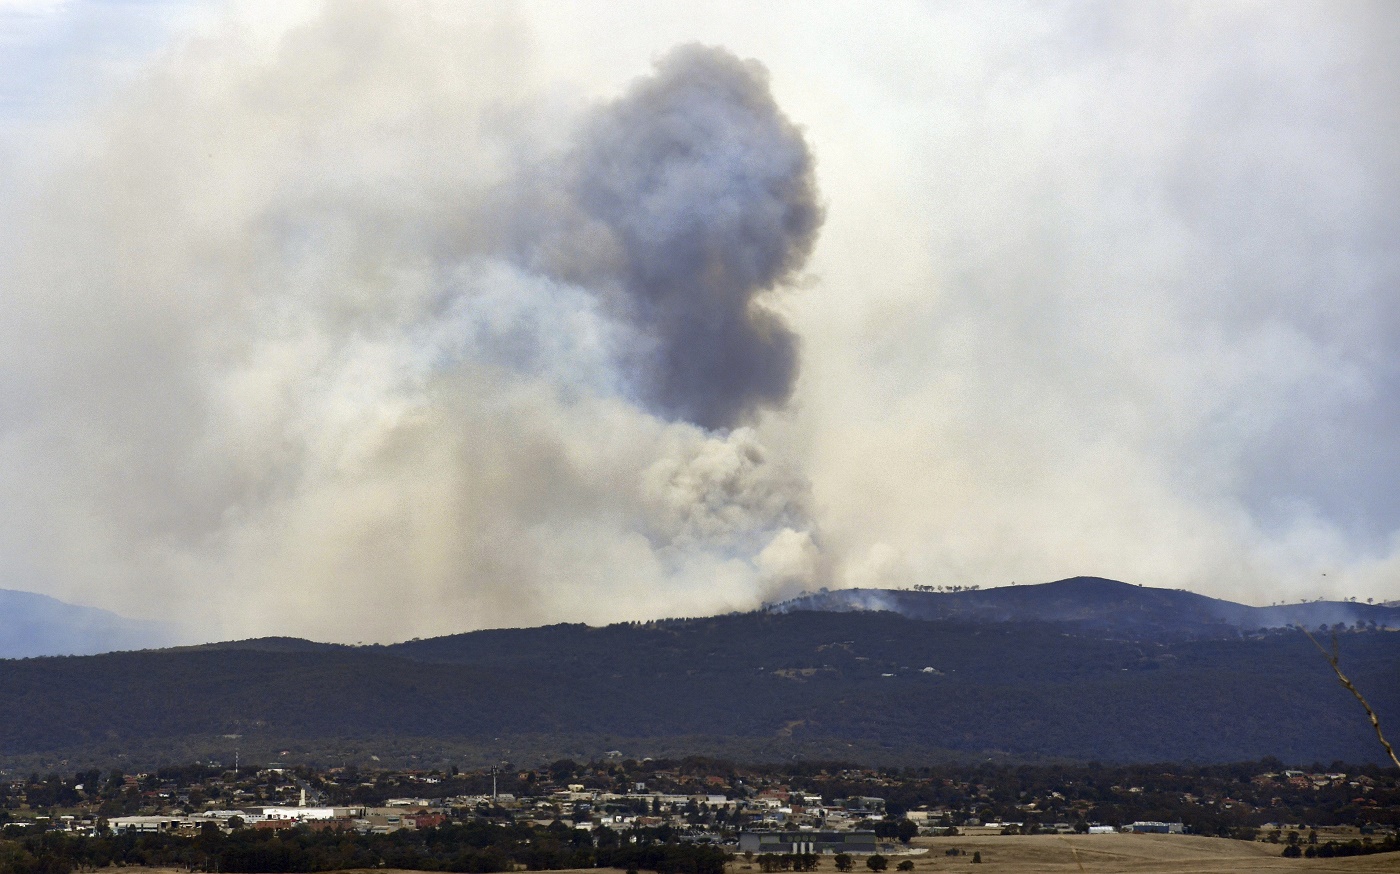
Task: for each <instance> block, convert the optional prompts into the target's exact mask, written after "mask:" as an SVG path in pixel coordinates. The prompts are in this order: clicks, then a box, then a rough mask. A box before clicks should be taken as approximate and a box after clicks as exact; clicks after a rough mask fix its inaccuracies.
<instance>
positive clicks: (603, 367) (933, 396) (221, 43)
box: [0, 0, 1400, 641]
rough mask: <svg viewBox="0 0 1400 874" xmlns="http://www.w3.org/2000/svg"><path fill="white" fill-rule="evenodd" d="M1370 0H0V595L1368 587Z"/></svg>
mask: <svg viewBox="0 0 1400 874" xmlns="http://www.w3.org/2000/svg"><path fill="white" fill-rule="evenodd" d="M1397 59H1400V13H1397V12H1396V10H1395V8H1394V6H1393V5H1392V4H1389V3H1384V2H1378V3H1374V4H1366V3H1360V2H1357V3H1348V4H1332V3H1288V2H1284V3H1269V4H1255V3H1243V2H1241V3H1228V4H1227V3H1201V4H1194V3H1135V4H1123V3H1117V2H1105V3H1089V2H1084V3H1064V4H1021V3H987V4H930V3H909V4H900V3H888V4H882V5H880V6H878V7H873V8H872V7H868V6H861V5H855V4H845V3H834V4H823V3H812V2H802V3H796V2H794V3H769V4H747V3H706V2H686V3H676V4H666V3H655V2H647V3H620V2H607V3H603V2H598V3H564V2H559V3H521V4H518V5H504V4H495V3H491V4H483V5H470V4H463V3H443V4H432V3H425V4H418V3H407V2H382V3H370V2H363V3H361V2H331V3H326V4H324V5H323V4H319V3H301V4H297V3H285V2H282V3H276V4H273V3H258V2H250V3H231V4H198V3H188V2H176V0H170V2H158V0H150V2H135V3H123V4H105V3H99V2H94V0H0V223H2V224H0V227H3V228H5V233H4V234H3V235H0V448H2V449H3V451H0V588H15V589H26V590H30V591H36V592H41V593H45V594H50V595H53V596H55V597H59V598H62V599H64V600H68V601H71V602H74V603H80V604H85V605H91V606H97V607H104V608H108V609H114V610H117V611H118V612H121V613H124V614H126V615H130V616H135V617H141V618H158V619H168V620H174V621H178V622H181V623H184V624H185V625H186V626H187V627H188V628H189V629H190V630H191V631H190V633H191V634H192V635H194V636H197V637H202V638H214V637H246V636H251V635H261V634H296V635H303V636H310V637H316V638H320V639H331V640H343V641H356V640H364V641H370V640H380V641H388V640H396V639H403V638H407V637H412V636H427V635H432V634H442V633H450V632H456V631H462V630H467V629H472V628H479V627H485V626H499V625H519V624H535V623H544V622H558V621H586V622H592V623H601V622H608V621H616V620H624V619H640V618H651V617H657V616H668V615H696V614H702V613H713V612H720V611H726V610H731V609H747V608H750V607H753V606H755V605H757V604H758V603H759V602H761V601H762V600H764V599H769V598H773V597H780V596H783V595H786V594H792V593H795V592H797V591H799V590H801V589H804V588H813V589H814V588H816V587H819V586H829V587H842V586H901V585H909V584H916V583H918V584H933V585H943V584H960V585H969V584H976V585H982V586H991V585H1002V584H1007V583H1010V582H1012V581H1017V582H1023V583H1024V582H1043V581H1047V580H1052V579H1057V578H1061V577H1066V576H1073V575H1077V574H1092V575H1098V576H1107V577H1113V578H1117V579H1123V580H1127V581H1130V582H1138V583H1143V584H1147V585H1156V586H1168V587H1184V588H1190V589H1193V590H1195V591H1199V592H1203V593H1206V594H1210V595H1215V596H1220V597H1227V598H1231V599H1235V600H1241V601H1246V602H1250V603H1270V602H1272V601H1275V600H1281V599H1298V598H1305V597H1306V598H1314V597H1319V596H1328V597H1342V596H1352V595H1354V596H1359V597H1361V598H1366V597H1375V598H1377V599H1390V598H1396V597H1400V584H1397V582H1396V580H1397V576H1396V573H1397V571H1400V489H1397V487H1396V486H1397V483H1400V413H1397V410H1400V405H1397V403H1396V398H1397V395H1398V394H1400V210H1397V208H1396V204H1400V150H1397V148H1396V147H1395V143H1396V141H1397V134H1400V61H1397Z"/></svg>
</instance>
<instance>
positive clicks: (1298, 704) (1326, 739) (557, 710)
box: [0, 612, 1400, 761]
mask: <svg viewBox="0 0 1400 874" xmlns="http://www.w3.org/2000/svg"><path fill="white" fill-rule="evenodd" d="M1067 628H1068V627H1067V626H1063V625H1055V624H1049V623H1044V624H1037V623H999V624H976V623H954V622H928V621H918V620H911V619H906V618H902V617H899V616H896V615H892V614H887V613H806V612H797V613H791V614H786V615H766V614H746V615H735V616H724V617H716V618H710V619H698V620H686V621H670V622H661V623H650V624H643V625H615V626H610V627H606V628H589V627H586V626H579V625H566V626H552V627H546V628H534V629H521V630H501V631H485V632H476V633H472V634H464V635H457V636H453V637H445V638H437V639H433V640H424V641H413V642H409V643H404V644H398V645H395V646H389V647H363V648H357V647H305V648H302V647H297V646H292V645H290V644H289V642H288V641H285V640H280V641H274V642H272V643H271V644H269V645H268V646H267V647H263V646H261V645H260V644H259V643H258V642H245V643H243V644H241V645H240V646H238V647H217V648H201V649H191V650H172V651H155V652H137V653H114V654H108V655H101V656H90V657H78V658H52V659H30V660H19V661H0V756H9V757H15V756H24V755H27V754H34V753H39V752H48V753H51V754H55V755H57V754H60V753H62V752H63V751H64V750H78V749H82V750H85V751H87V752H88V754H89V755H90V754H91V753H92V751H94V750H96V751H99V752H100V751H109V752H111V753H112V754H113V755H116V754H119V753H121V752H123V751H126V750H129V749H132V748H135V747H137V746H139V745H141V744H143V743H148V742H150V741H153V740H155V741H160V742H162V743H164V744H165V745H166V746H171V745H172V744H176V743H185V744H188V745H190V746H191V748H200V744H201V742H202V741H203V740H212V739H215V738H218V737H221V736H223V735H227V734H239V735H242V736H244V737H245V738H247V740H246V741H244V742H245V743H253V742H255V740H256V738H258V737H260V736H266V737H269V738H277V739H278V742H279V743H285V742H291V741H306V742H311V741H315V740H317V739H337V738H338V739H345V738H361V739H376V740H384V739H392V738H405V739H407V738H413V739H422V738H438V739H456V740H467V741H472V740H477V741H486V742H494V741H495V739H497V738H500V737H502V736H507V737H509V736H512V735H531V736H535V737H546V738H553V739H555V740H554V741H551V742H555V741H557V746H558V749H559V750H560V751H561V752H571V751H573V749H574V748H575V747H576V746H577V744H576V743H575V742H576V741H578V739H582V738H587V739H598V738H607V737H612V738H626V739H630V741H631V742H632V743H633V744H634V745H641V746H642V747H643V748H642V749H636V750H634V751H635V752H637V753H638V754H639V755H641V754H647V752H646V750H645V748H644V747H645V744H646V742H647V740H648V739H652V740H653V741H656V742H658V743H659V742H660V741H662V740H665V739H668V738H671V739H674V738H681V737H684V738H703V739H706V740H705V751H707V752H715V751H719V752H723V751H724V749H726V747H727V746H732V747H734V748H735V749H736V751H742V752H745V753H748V752H750V751H751V750H753V749H754V748H755V746H754V745H755V744H757V743H760V742H761V744H762V745H763V749H764V750H766V751H768V752H766V753H765V754H766V755H782V754H783V751H784V750H785V749H791V750H792V751H793V752H792V754H800V753H801V752H802V751H803V750H804V749H805V748H806V747H805V746H804V745H810V744H813V743H823V744H826V745H827V748H829V747H831V746H832V745H836V746H839V745H840V744H842V743H850V744H851V745H852V747H851V749H852V750H855V751H856V754H857V755H858V756H859V757H861V758H882V757H883V758H887V759H889V760H891V761H895V760H898V761H909V760H910V759H913V758H918V757H920V756H926V757H939V756H946V755H963V756H969V757H971V756H985V755H995V756H1009V757H1012V758H1018V757H1019V758H1040V759H1044V758H1067V759H1077V760H1091V759H1097V760H1101V761H1167V760H1179V761H1235V760H1244V759H1257V758H1260V757H1262V756H1277V757H1279V758H1281V759H1283V760H1285V761H1314V760H1319V761H1331V760H1333V759H1346V760H1352V761H1367V760H1379V759H1380V757H1381V755H1382V752H1381V750H1380V747H1379V745H1378V744H1377V743H1376V740H1375V736H1374V734H1373V733H1372V732H1371V729H1370V726H1369V724H1368V723H1367V722H1366V719H1365V716H1364V714H1363V713H1362V711H1361V709H1360V707H1359V705H1358V704H1357V703H1356V701H1355V700H1354V699H1352V698H1351V696H1350V695H1349V694H1348V693H1347V692H1346V691H1345V690H1344V689H1342V688H1341V687H1340V686H1339V685H1338V684H1337V682H1336V680H1335V678H1334V677H1333V675H1332V673H1331V670H1330V669H1329V668H1328V666H1327V664H1326V662H1325V661H1324V660H1323V659H1322V657H1321V656H1320V655H1319V654H1318V652H1317V651H1316V649H1314V647H1313V645H1312V643H1311V642H1310V641H1309V640H1308V639H1307V638H1306V637H1304V636H1303V635H1302V634H1300V633H1298V632H1291V631H1288V632H1275V633H1269V634H1264V635H1256V636H1252V637H1244V638H1234V639H1225V638H1222V639H1203V640H1177V641H1169V642H1150V641H1142V640H1125V639H1115V638H1111V637H1107V636H1096V635H1093V634H1088V633H1083V632H1072V631H1070V630H1067ZM1340 646H1341V653H1342V659H1343V666H1344V667H1345V668H1346V669H1347V671H1348V673H1349V674H1350V675H1351V676H1352V677H1353V679H1354V680H1355V681H1356V682H1357V684H1358V685H1359V686H1360V687H1361V688H1362V689H1363V690H1364V691H1366V692H1367V693H1368V695H1369V696H1370V698H1371V700H1372V703H1373V704H1374V705H1375V706H1376V708H1377V710H1378V711H1379V712H1380V714H1381V717H1382V719H1383V720H1386V721H1388V722H1389V723H1390V724H1392V725H1400V682H1397V677H1400V634H1396V633H1390V632H1381V631H1368V632H1349V633H1345V634H1343V635H1342V636H1341V638H1340ZM299 650H300V651H299ZM501 744H502V745H505V742H501ZM543 752H548V750H544V751H543Z"/></svg>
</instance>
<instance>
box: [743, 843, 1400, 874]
mask: <svg viewBox="0 0 1400 874" xmlns="http://www.w3.org/2000/svg"><path fill="white" fill-rule="evenodd" d="M914 846H915V847H916V848H920V849H927V850H928V852H926V853H923V854H920V855H915V856H890V857H889V859H890V867H889V869H888V871H887V874H894V870H895V865H897V864H898V863H899V862H901V861H903V860H905V859H910V860H912V861H913V862H914V874H934V872H942V871H967V872H969V874H1079V872H1087V874H1232V872H1237V871H1240V872H1252V871H1261V872H1262V871H1298V872H1320V871H1336V872H1351V874H1363V872H1373V871H1396V872H1400V853H1383V854H1378V855H1374V856H1356V857H1352V858H1347V859H1285V858H1283V857H1282V856H1280V855H1279V853H1280V851H1281V850H1282V848H1281V847H1279V846H1278V845H1276V844H1264V843H1248V842H1244V841H1231V840H1225V839H1223V838H1201V837H1193V836H1189V835H1117V834H1114V835H1064V836H1057V835H1033V836H1016V837H1010V836H1007V837H1003V836H1000V835H994V836H992V835H989V836H986V837H957V838H921V839H917V840H916V841H915V842H914ZM953 848H958V849H961V850H964V851H965V852H966V855H960V856H949V855H947V851H948V850H950V849H953ZM973 852H980V853H981V854H982V864H980V865H976V866H973V865H972V854H973ZM734 867H735V869H736V870H735V874H757V872H758V866H757V865H755V866H753V867H752V872H750V871H746V870H745V867H746V866H745V865H744V863H743V862H742V861H740V862H739V863H737V864H736V865H735V866H734ZM819 870H820V871H822V872H834V871H835V870H836V869H835V866H834V865H833V864H832V861H831V859H830V857H827V858H824V859H823V860H822V865H821V868H820V869H819ZM853 874H869V869H868V868H866V867H865V864H864V862H863V861H862V860H861V859H860V857H857V860H856V869H855V871H854V872H853Z"/></svg>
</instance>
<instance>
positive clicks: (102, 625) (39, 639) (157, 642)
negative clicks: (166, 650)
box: [0, 589, 180, 659]
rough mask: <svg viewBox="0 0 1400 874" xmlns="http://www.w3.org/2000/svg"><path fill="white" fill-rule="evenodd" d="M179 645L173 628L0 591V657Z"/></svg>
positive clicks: (35, 596)
mask: <svg viewBox="0 0 1400 874" xmlns="http://www.w3.org/2000/svg"><path fill="white" fill-rule="evenodd" d="M178 642H180V636H179V634H178V633H177V631H176V629H175V627H174V626H172V625H169V624H166V623H163V622H149V621H143V620H139V619H127V618H126V617H124V616H118V615H117V614H116V613H111V612H109V611H107V610H99V609H97V608H95V607H78V606H76V605H73V604H67V603H64V602H63V601H59V600H57V599H55V598H50V597H49V596H47V595H39V594H35V593H34V592H17V591H14V590H11V589H0V658H6V659H16V658H32V657H35V656H54V655H91V654H94V653H103V652H113V651H115V650H127V649H155V648H158V647H164V646H171V645H172V644H175V643H178Z"/></svg>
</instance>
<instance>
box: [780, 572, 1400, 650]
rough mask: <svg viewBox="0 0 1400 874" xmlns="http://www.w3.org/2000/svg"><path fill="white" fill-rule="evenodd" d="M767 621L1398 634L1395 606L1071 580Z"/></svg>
mask: <svg viewBox="0 0 1400 874" xmlns="http://www.w3.org/2000/svg"><path fill="white" fill-rule="evenodd" d="M764 609H766V610H768V611H769V612H773V613H786V612H790V611H793V610H815V611H820V612H827V613H846V612H852V611H870V610H876V611H888V612H891V613H898V614H899V615H901V616H905V617H908V618H910V619H930V620H931V619H941V620H958V621H964V622H1037V621H1038V622H1063V623H1067V624H1070V625H1073V626H1075V627H1077V628H1080V629H1083V630H1086V631H1087V630H1092V631H1098V632H1104V633H1110V634H1120V635H1127V636H1131V637H1149V638H1155V637H1161V636H1163V635H1166V636H1171V637H1179V636H1188V637H1195V636H1217V635H1227V636H1229V635H1234V634H1238V633H1240V632H1249V631H1257V630H1260V629H1273V628H1288V627H1300V628H1307V629H1310V630H1316V629H1318V628H1323V627H1326V628H1331V627H1332V626H1334V625H1337V624H1339V623H1340V624H1342V625H1346V626H1354V625H1356V624H1358V623H1360V624H1362V625H1371V624H1374V625H1375V626H1376V627H1378V628H1400V605H1396V604H1390V603H1387V604H1358V603H1356V602H1355V601H1312V602H1307V603H1302V604H1286V605H1280V606H1276V607H1249V606H1246V605H1244V604H1236V603H1234V602H1233V601H1222V600H1220V599H1218V598H1208V597H1206V596H1205V595H1198V594H1196V593H1195V592H1187V591H1184V590H1179V589H1153V588H1147V587H1144V586H1133V585H1129V584H1128V583H1120V582H1118V581H1116V580H1105V579H1101V578H1099V577H1073V578H1071V579H1067V580H1060V581H1058V582H1054V583H1044V584H1041V585H1031V586H1003V587H1000V588H994V589H961V590H958V591H931V590H929V589H927V588H923V589H920V590H915V591H909V590H906V589H838V590H836V591H823V592H818V593H816V594H806V595H801V596H798V597H796V598H793V599H791V600H788V601H783V602H780V603H777V604H770V605H767V606H766V607H765V608H764Z"/></svg>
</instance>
